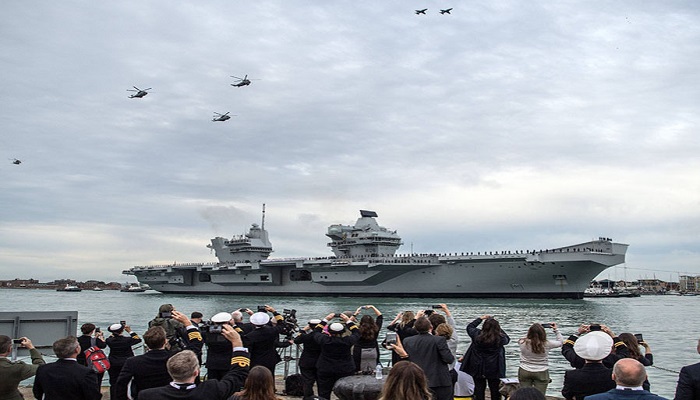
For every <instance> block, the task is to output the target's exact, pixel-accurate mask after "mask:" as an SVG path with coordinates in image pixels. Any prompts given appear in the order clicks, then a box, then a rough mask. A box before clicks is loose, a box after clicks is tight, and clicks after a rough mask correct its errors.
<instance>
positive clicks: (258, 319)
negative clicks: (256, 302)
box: [250, 312, 270, 325]
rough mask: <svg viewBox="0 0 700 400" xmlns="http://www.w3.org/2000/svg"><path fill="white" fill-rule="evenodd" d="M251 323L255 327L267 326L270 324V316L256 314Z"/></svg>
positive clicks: (252, 316)
mask: <svg viewBox="0 0 700 400" xmlns="http://www.w3.org/2000/svg"><path fill="white" fill-rule="evenodd" d="M250 322H251V323H252V324H253V325H265V324H266V323H268V322H270V316H269V315H268V314H267V313H264V312H256V313H255V314H253V315H251V316H250Z"/></svg>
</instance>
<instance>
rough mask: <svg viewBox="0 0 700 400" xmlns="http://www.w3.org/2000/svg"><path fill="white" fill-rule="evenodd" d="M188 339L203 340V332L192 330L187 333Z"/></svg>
mask: <svg viewBox="0 0 700 400" xmlns="http://www.w3.org/2000/svg"><path fill="white" fill-rule="evenodd" d="M187 339H189V340H199V341H200V342H201V341H202V334H201V333H199V331H192V332H188V333H187Z"/></svg>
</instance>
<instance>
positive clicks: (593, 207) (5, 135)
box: [0, 0, 700, 282]
mask: <svg viewBox="0 0 700 400" xmlns="http://www.w3.org/2000/svg"><path fill="white" fill-rule="evenodd" d="M418 8H421V9H422V8H427V9H428V10H427V12H426V14H425V15H416V14H415V13H414V10H415V9H418ZM445 8H452V11H451V13H450V14H440V13H439V9H445ZM2 9H3V12H2V15H0V21H1V22H0V48H2V52H0V72H1V73H0V87H1V88H2V91H1V92H0V280H2V279H15V278H22V279H24V278H34V279H39V280H41V281H48V280H53V279H60V278H72V279H77V280H87V279H99V280H105V281H120V282H124V281H135V279H134V278H133V277H127V276H124V275H122V274H121V272H122V271H123V270H125V269H128V268H131V267H132V266H135V265H151V264H163V263H172V262H178V263H179V262H213V261H215V260H216V259H215V257H214V256H213V254H211V252H210V250H209V249H207V248H206V245H207V244H208V243H209V239H210V238H212V237H215V236H223V237H231V236H233V235H237V234H242V233H244V232H246V231H247V229H248V227H249V226H250V224H252V223H261V215H262V205H263V204H265V205H266V216H265V228H266V229H267V230H268V231H269V235H270V240H271V242H272V244H273V248H274V252H273V254H272V257H294V256H328V255H331V252H330V249H329V248H328V247H327V245H326V244H327V243H328V242H329V239H328V238H327V237H326V236H325V233H326V229H327V228H328V226H329V225H331V224H338V223H342V224H352V223H353V222H354V221H355V220H356V219H357V218H358V217H359V210H360V209H366V210H374V211H376V212H377V214H378V215H379V218H378V222H379V224H380V225H382V226H385V227H387V228H389V229H392V230H394V229H395V230H397V231H398V234H399V235H400V236H401V237H402V238H403V242H404V245H403V247H402V248H401V249H399V252H410V251H411V250H413V251H414V252H417V253H423V252H425V253H427V252H430V253H441V252H468V251H473V252H477V251H501V250H511V251H513V250H526V249H545V248H555V247H560V246H566V245H572V244H577V243H582V242H586V241H588V240H591V239H594V238H598V237H600V236H604V237H610V238H612V239H613V240H614V241H616V242H620V243H626V244H629V245H630V247H629V250H628V252H627V260H626V263H625V264H623V265H620V266H618V267H614V268H610V269H608V270H607V271H605V272H603V273H602V274H601V275H600V276H599V277H600V278H612V279H623V278H627V279H628V280H631V279H636V278H640V277H641V278H653V277H656V278H660V279H663V280H677V279H678V274H679V273H680V274H691V275H693V274H700V240H699V239H700V139H698V134H699V132H698V126H700V113H699V111H700V67H699V64H700V23H698V22H699V19H700V3H698V2H696V1H672V0H671V1H639V0H632V1H625V0H623V1H586V2H579V1H557V2H552V1H536V0H535V1H528V2H522V1H509V0H503V1H484V0H476V1H456V0H453V1H446V0H441V1H433V0H423V1H416V0H414V1H405V0H394V1H381V2H376V1H301V0H291V1H286V0H285V1H265V2H261V1H236V2H231V1H217V0H211V1H209V0H208V1H205V2H204V1H179V2H172V1H164V0H162V1H159V0H154V1H150V0H149V1H142V0H138V1H135V0H134V1H131V0H125V1H119V2H114V1H112V2H104V1H89V2H88V1H71V0H64V1H60V2H56V1H43V0H39V1H18V0H10V1H6V2H4V3H3V7H2ZM232 75H233V76H238V77H242V76H246V75H247V76H248V77H249V78H250V79H252V81H251V82H252V83H251V85H249V86H245V87H233V86H231V84H232V83H235V82H236V80H235V78H232V77H231V76H232ZM133 86H136V87H139V88H152V90H149V94H148V95H147V96H145V97H143V98H134V99H131V98H128V95H130V94H133V92H128V91H127V90H128V89H133ZM215 112H218V113H226V112H229V113H230V115H234V116H233V117H232V118H231V119H230V120H228V121H225V122H213V121H212V117H213V116H214V113H215ZM15 158H16V159H19V160H21V161H22V163H21V164H20V165H15V164H13V162H12V160H13V159H15Z"/></svg>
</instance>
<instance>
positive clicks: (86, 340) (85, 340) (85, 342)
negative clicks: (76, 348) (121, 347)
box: [76, 335, 107, 365]
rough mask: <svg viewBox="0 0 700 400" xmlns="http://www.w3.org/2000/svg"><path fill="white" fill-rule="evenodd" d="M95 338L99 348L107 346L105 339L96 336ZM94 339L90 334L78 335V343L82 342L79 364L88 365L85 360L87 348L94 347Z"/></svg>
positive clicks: (78, 358)
mask: <svg viewBox="0 0 700 400" xmlns="http://www.w3.org/2000/svg"><path fill="white" fill-rule="evenodd" d="M94 339H95V347H97V348H98V349H104V348H105V347H107V343H105V341H104V340H102V339H98V338H94ZM92 341H93V337H92V336H90V335H82V336H79V337H78V344H80V354H78V357H76V359H77V360H78V364H80V365H86V362H85V350H87V349H89V348H90V347H92Z"/></svg>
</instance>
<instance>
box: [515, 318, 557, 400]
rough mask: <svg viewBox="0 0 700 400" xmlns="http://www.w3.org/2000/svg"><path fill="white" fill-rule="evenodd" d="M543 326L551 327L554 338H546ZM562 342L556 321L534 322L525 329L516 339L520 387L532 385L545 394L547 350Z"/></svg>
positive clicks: (547, 371)
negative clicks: (521, 335)
mask: <svg viewBox="0 0 700 400" xmlns="http://www.w3.org/2000/svg"><path fill="white" fill-rule="evenodd" d="M545 328H551V329H552V331H553V332H554V335H555V336H556V339H555V340H547V332H546V331H545ZM562 344H564V338H563V337H562V335H561V333H560V332H559V329H558V328H557V324H556V322H551V323H548V324H538V323H534V324H532V325H531V326H530V328H529V329H528V330H527V335H526V336H525V337H524V338H521V339H519V340H518V345H519V346H520V367H519V368H518V380H519V381H520V386H521V387H534V388H536V389H537V390H539V391H540V392H541V393H542V394H543V395H545V394H547V385H549V382H551V379H549V356H548V354H547V353H548V352H549V350H552V349H555V348H558V347H561V346H562Z"/></svg>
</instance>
